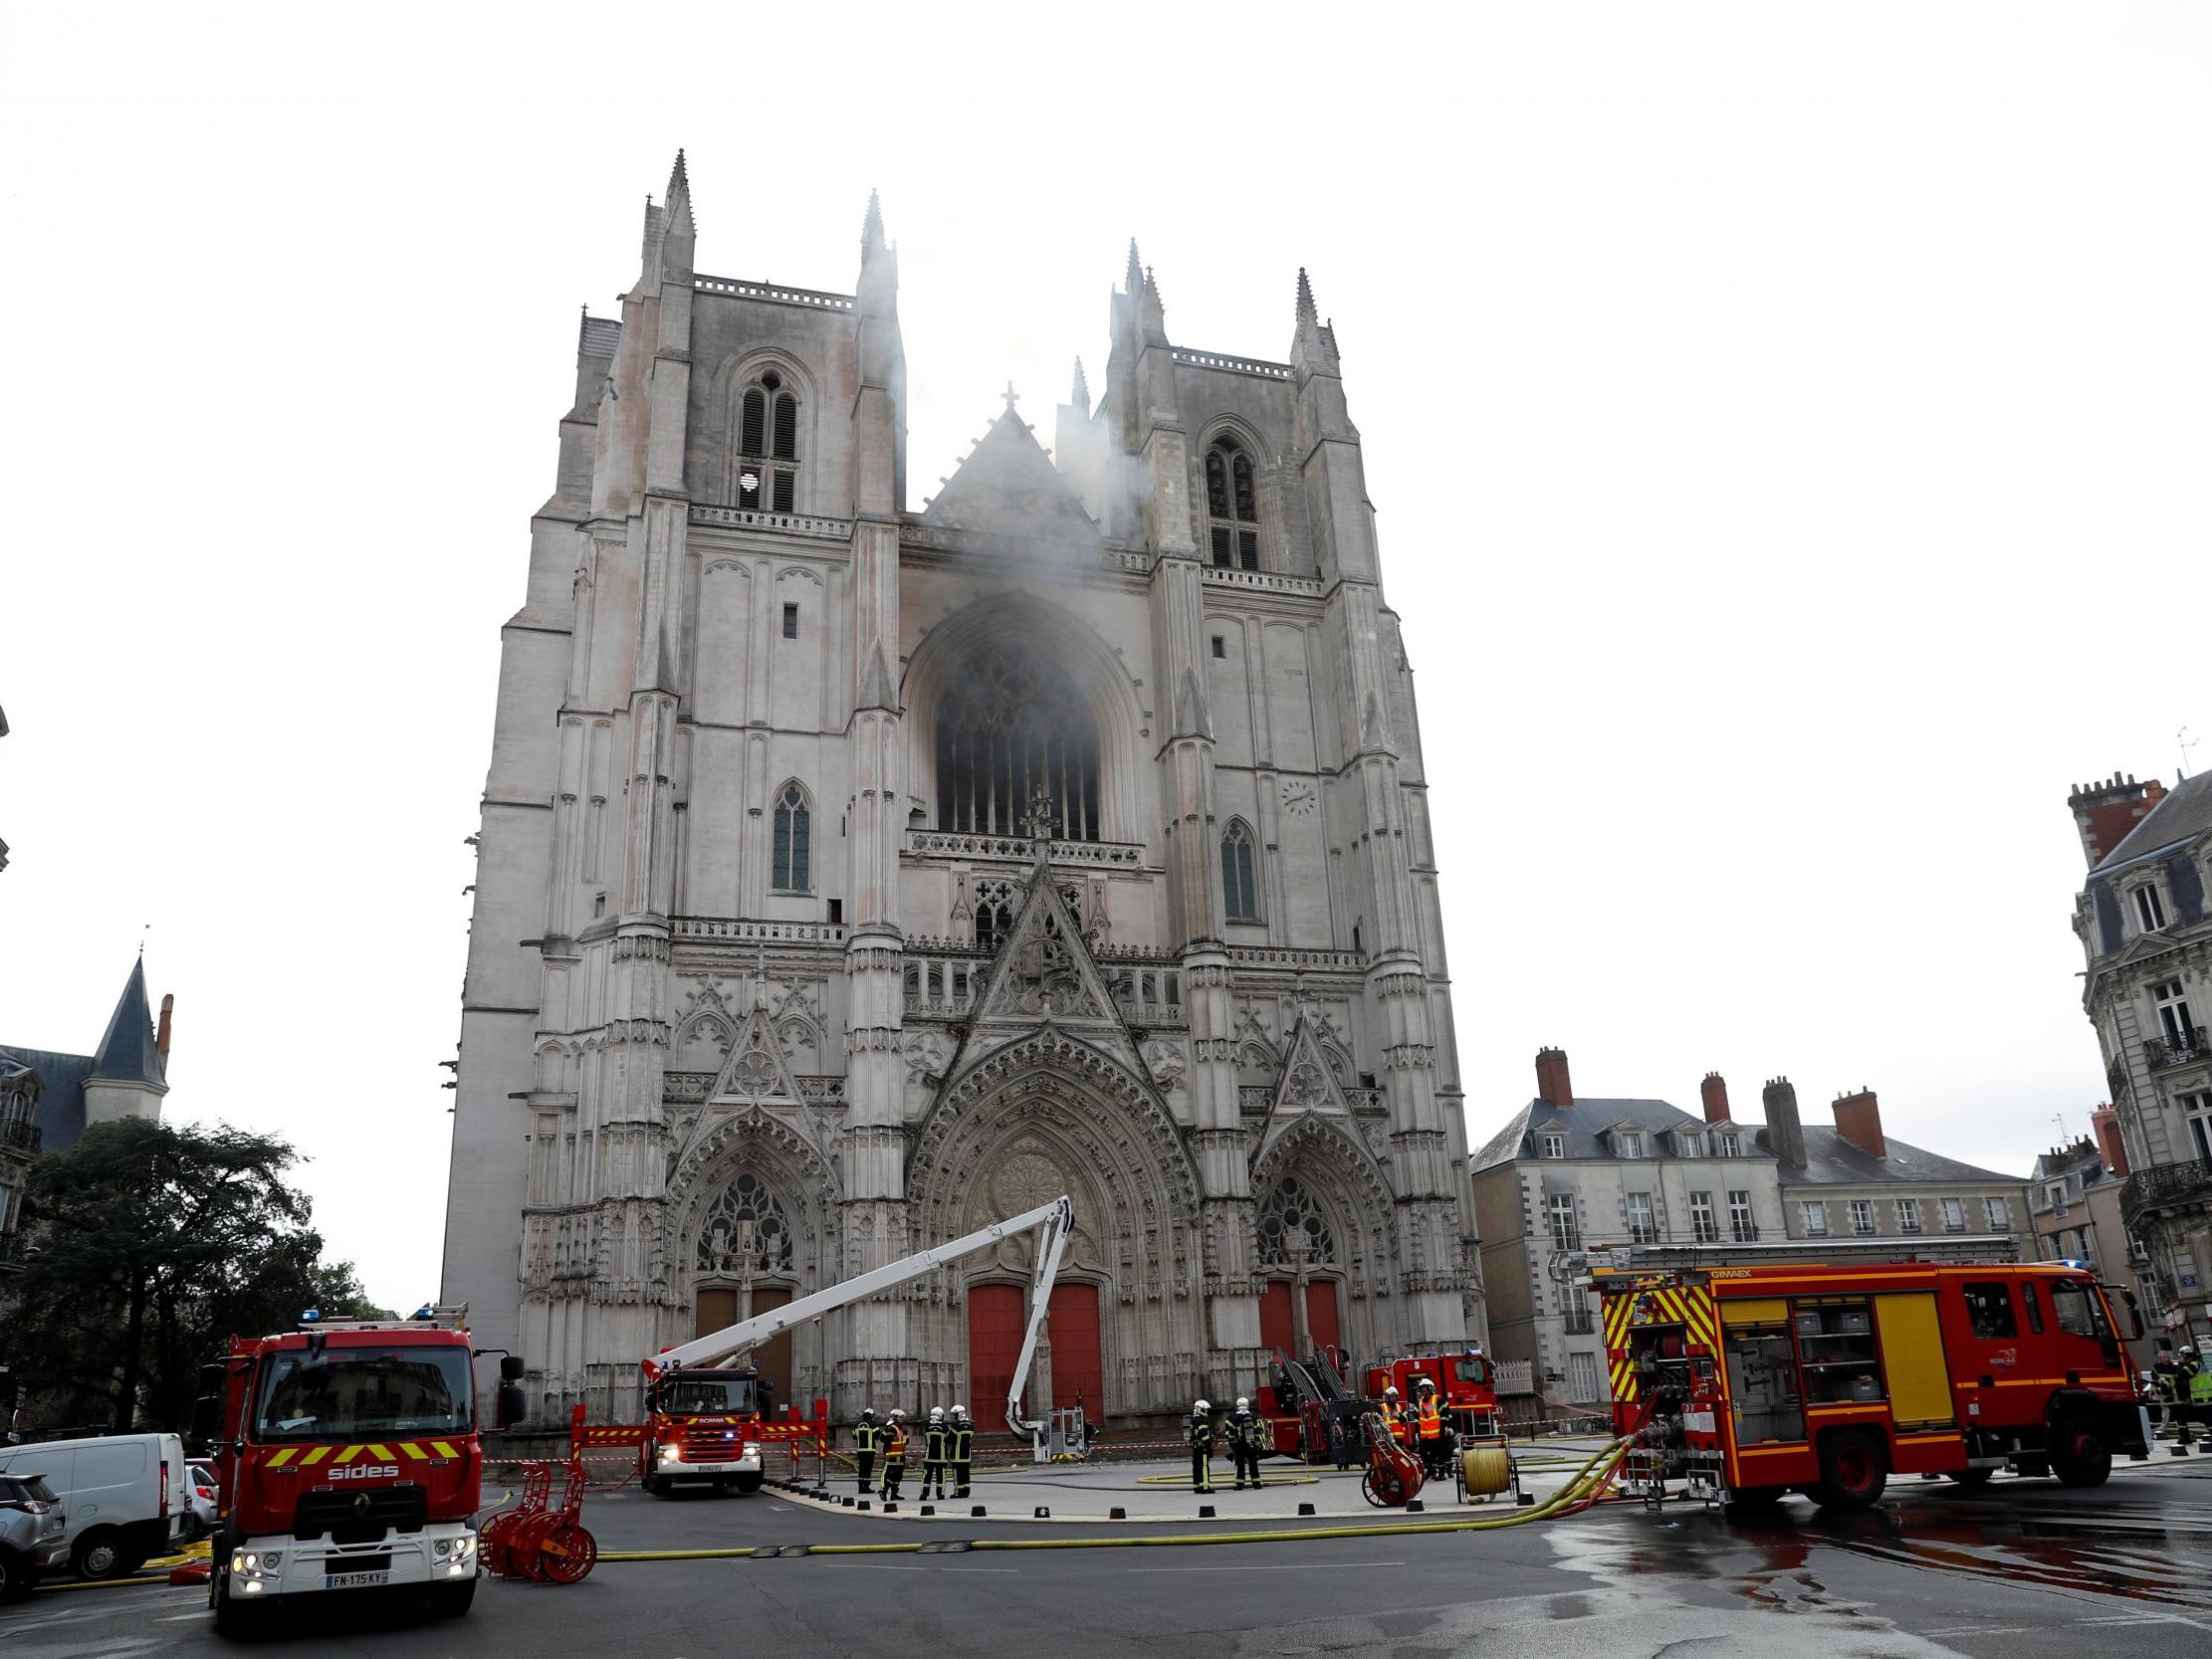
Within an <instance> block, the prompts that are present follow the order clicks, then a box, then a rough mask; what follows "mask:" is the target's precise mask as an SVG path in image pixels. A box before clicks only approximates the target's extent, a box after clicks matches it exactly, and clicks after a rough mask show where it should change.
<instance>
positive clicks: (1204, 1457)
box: [1183, 1400, 1214, 1494]
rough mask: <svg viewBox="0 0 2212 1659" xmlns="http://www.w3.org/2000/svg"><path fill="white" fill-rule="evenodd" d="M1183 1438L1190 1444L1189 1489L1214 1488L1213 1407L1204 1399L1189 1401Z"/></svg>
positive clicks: (1210, 1491) (1207, 1490)
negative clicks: (1189, 1408)
mask: <svg viewBox="0 0 2212 1659" xmlns="http://www.w3.org/2000/svg"><path fill="white" fill-rule="evenodd" d="M1183 1438H1184V1439H1185V1440H1187V1441H1189V1442H1190V1446H1191V1490H1192V1491H1193V1492H1200V1493H1208V1494H1211V1493H1212V1492H1213V1490H1214V1408H1213V1406H1211V1405H1209V1404H1208V1403H1207V1402H1206V1401H1205V1400H1193V1401H1192V1402H1191V1415H1190V1416H1188V1417H1186V1418H1184V1419H1183Z"/></svg>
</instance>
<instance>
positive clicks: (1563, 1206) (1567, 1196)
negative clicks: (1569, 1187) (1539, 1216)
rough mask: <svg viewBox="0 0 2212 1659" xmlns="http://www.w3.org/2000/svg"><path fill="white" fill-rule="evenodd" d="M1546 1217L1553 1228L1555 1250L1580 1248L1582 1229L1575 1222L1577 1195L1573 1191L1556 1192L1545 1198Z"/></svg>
mask: <svg viewBox="0 0 2212 1659" xmlns="http://www.w3.org/2000/svg"><path fill="white" fill-rule="evenodd" d="M1544 1219H1545V1222H1546V1224H1547V1225H1549V1226H1550V1228H1551V1242H1552V1248H1553V1249H1554V1250H1580V1249H1581V1248H1582V1229H1581V1228H1580V1227H1579V1226H1577V1225H1576V1224H1575V1196H1574V1194H1573V1193H1571V1192H1555V1193H1553V1194H1552V1195H1551V1196H1550V1197H1549V1198H1546V1199H1545V1200H1544Z"/></svg>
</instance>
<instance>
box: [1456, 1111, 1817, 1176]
mask: <svg viewBox="0 0 2212 1659" xmlns="http://www.w3.org/2000/svg"><path fill="white" fill-rule="evenodd" d="M1555 1124H1556V1125H1557V1126H1558V1127H1559V1128H1560V1129H1562V1130H1564V1131H1565V1132H1566V1136H1567V1157H1568V1158H1569V1159H1573V1158H1578V1157H1582V1158H1595V1157H1603V1158H1610V1157H1612V1156H1613V1152H1612V1150H1611V1149H1610V1148H1609V1147H1608V1146H1607V1145H1606V1143H1605V1142H1604V1141H1601V1140H1600V1139H1599V1137H1600V1136H1601V1135H1603V1134H1604V1133H1605V1132H1606V1131H1607V1130H1609V1129H1612V1128H1613V1127H1614V1126H1615V1125H1617V1124H1635V1125H1636V1126H1638V1127H1639V1128H1640V1129H1642V1130H1644V1131H1645V1132H1646V1133H1648V1134H1650V1135H1653V1136H1658V1135H1659V1134H1661V1133H1664V1132H1668V1131H1672V1130H1677V1129H1690V1130H1698V1131H1702V1130H1703V1129H1704V1128H1705V1127H1706V1125H1705V1121H1704V1119H1702V1118H1698V1117H1694V1116H1692V1115H1691V1114H1689V1113H1687V1112H1684V1111H1683V1110H1682V1109H1681V1108H1680V1107H1678V1106H1675V1105H1673V1104H1671V1103H1670V1102H1667V1101H1638V1100H1577V1101H1576V1102H1575V1104H1574V1105H1572V1106H1554V1105H1552V1103H1551V1102H1550V1101H1547V1100H1543V1099H1541V1098H1539V1099H1536V1100H1532V1101H1530V1102H1529V1103H1528V1104H1527V1105H1526V1106H1524V1107H1522V1108H1521V1109H1520V1111H1519V1112H1517V1113H1515V1114H1514V1115H1513V1119H1512V1121H1511V1122H1510V1123H1508V1124H1507V1125H1506V1126H1505V1127H1504V1128H1503V1129H1501V1130H1500V1131H1498V1133H1497V1134H1496V1135H1494V1136H1492V1137H1491V1138H1490V1141H1489V1143H1488V1144H1487V1145H1485V1146H1484V1147H1483V1148H1482V1150H1481V1151H1479V1152H1477V1153H1476V1154H1475V1159H1474V1166H1475V1168H1476V1169H1477V1170H1478V1171H1479V1170H1483V1169H1491V1168H1495V1167H1496V1166H1497V1165H1498V1164H1501V1163H1510V1162H1512V1161H1513V1160H1514V1159H1515V1158H1524V1157H1525V1158H1534V1157H1535V1156H1536V1148H1535V1144H1534V1142H1533V1141H1531V1140H1530V1137H1531V1135H1532V1134H1533V1133H1534V1132H1535V1131H1536V1130H1537V1128H1538V1127H1539V1126H1542V1127H1544V1128H1545V1129H1550V1128H1551V1127H1552V1126H1553V1125H1555ZM1744 1127H1745V1128H1748V1126H1744ZM1743 1153H1744V1156H1746V1157H1772V1156H1773V1155H1774V1154H1773V1153H1772V1152H1770V1151H1768V1150H1767V1149H1766V1148H1765V1147H1764V1146H1761V1145H1758V1144H1757V1143H1756V1142H1753V1141H1750V1140H1749V1138H1748V1137H1746V1143H1745V1145H1744V1148H1743ZM1541 1161H1543V1162H1547V1163H1557V1162H1559V1161H1561V1160H1560V1159H1558V1158H1545V1159H1542V1160H1541Z"/></svg>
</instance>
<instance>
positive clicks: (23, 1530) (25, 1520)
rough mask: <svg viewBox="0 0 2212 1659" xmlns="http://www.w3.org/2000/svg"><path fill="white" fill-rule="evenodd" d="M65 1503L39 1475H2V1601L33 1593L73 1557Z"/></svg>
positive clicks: (0, 1507) (0, 1484) (0, 1557)
mask: <svg viewBox="0 0 2212 1659" xmlns="http://www.w3.org/2000/svg"><path fill="white" fill-rule="evenodd" d="M66 1526H67V1523H66V1522H64V1520H63V1519H62V1506H61V1504H60V1503H59V1502H58V1501H57V1500H56V1499H55V1497H54V1493H53V1491H52V1489H51V1488H49V1487H48V1486H47V1484H46V1481H45V1478H44V1477H43V1476H39V1475H0V1601H11V1600H13V1599H14V1598H15V1597H17V1596H19V1595H29V1594H30V1593H31V1588H32V1586H33V1585H35V1584H36V1583H37V1582H38V1581H39V1578H40V1576H41V1575H42V1574H44V1573H48V1572H52V1571H53V1570H55V1569H56V1568H57V1567H59V1566H60V1565H61V1564H62V1563H63V1562H64V1561H65V1560H67V1559H68V1558H69V1538H68V1536H67V1534H66V1533H65V1531H64V1528H65V1527H66Z"/></svg>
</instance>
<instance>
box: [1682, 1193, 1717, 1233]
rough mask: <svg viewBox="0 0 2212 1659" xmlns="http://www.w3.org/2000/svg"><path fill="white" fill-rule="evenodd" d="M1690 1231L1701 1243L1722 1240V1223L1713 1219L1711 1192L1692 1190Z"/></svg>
mask: <svg viewBox="0 0 2212 1659" xmlns="http://www.w3.org/2000/svg"><path fill="white" fill-rule="evenodd" d="M1689 1233H1690V1237H1692V1238H1694V1239H1695V1240H1696V1241H1697V1242H1698V1243H1699V1244H1718V1243H1719V1242H1720V1224H1719V1223H1718V1222H1717V1221H1715V1220H1714V1219H1713V1195H1712V1194H1711V1193H1709V1192H1692V1193H1691V1194H1690V1195H1689Z"/></svg>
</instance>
